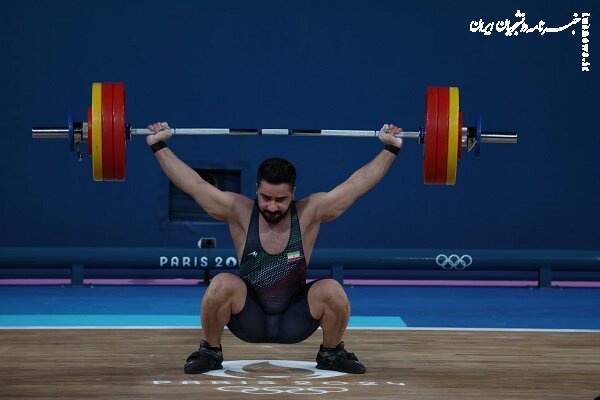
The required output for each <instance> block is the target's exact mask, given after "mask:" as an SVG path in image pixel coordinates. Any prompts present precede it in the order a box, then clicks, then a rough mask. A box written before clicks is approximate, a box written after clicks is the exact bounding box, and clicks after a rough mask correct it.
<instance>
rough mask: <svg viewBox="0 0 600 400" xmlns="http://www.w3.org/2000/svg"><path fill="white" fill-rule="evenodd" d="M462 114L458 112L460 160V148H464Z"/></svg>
mask: <svg viewBox="0 0 600 400" xmlns="http://www.w3.org/2000/svg"><path fill="white" fill-rule="evenodd" d="M462 136H463V135H462V113H461V112H460V111H459V112H458V159H459V160H460V148H461V147H462Z"/></svg>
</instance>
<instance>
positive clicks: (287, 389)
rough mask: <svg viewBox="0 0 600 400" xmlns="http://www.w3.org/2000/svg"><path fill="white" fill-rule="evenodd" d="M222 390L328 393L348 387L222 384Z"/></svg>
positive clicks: (237, 391) (249, 392) (254, 392)
mask: <svg viewBox="0 0 600 400" xmlns="http://www.w3.org/2000/svg"><path fill="white" fill-rule="evenodd" d="M217 390H220V391H222V392H234V393H245V394H263V395H265V394H282V393H289V394H305V395H306V394H327V393H342V392H347V391H348V388H344V387H339V386H327V387H325V386H322V387H313V386H310V387H305V388H303V387H297V386H266V387H255V386H222V387H219V388H217Z"/></svg>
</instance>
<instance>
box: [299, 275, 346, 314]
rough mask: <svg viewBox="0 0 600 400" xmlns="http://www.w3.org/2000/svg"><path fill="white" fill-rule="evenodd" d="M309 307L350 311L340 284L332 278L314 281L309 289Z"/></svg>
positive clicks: (342, 311) (341, 311) (337, 311)
mask: <svg viewBox="0 0 600 400" xmlns="http://www.w3.org/2000/svg"><path fill="white" fill-rule="evenodd" d="M308 300H309V305H310V306H311V309H315V310H316V309H322V311H325V310H331V311H333V312H335V313H350V302H349V301H348V296H346V292H345V291H344V288H343V287H342V285H340V284H339V282H337V281H336V280H334V279H323V280H320V281H318V282H315V283H314V284H313V285H312V287H311V288H310V291H309V296H308Z"/></svg>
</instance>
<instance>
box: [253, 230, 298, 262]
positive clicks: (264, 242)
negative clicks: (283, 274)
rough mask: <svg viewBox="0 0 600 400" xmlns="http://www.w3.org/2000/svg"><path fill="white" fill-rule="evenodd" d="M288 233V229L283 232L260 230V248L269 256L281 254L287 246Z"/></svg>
mask: <svg viewBox="0 0 600 400" xmlns="http://www.w3.org/2000/svg"><path fill="white" fill-rule="evenodd" d="M290 231H291V229H290V228H289V227H288V228H287V229H283V230H281V229H269V228H261V229H260V230H259V234H258V237H259V238H260V244H261V246H262V248H263V249H264V250H265V251H266V252H267V253H269V254H273V255H274V254H279V253H282V252H283V251H284V250H285V249H286V248H287V246H288V243H289V240H290Z"/></svg>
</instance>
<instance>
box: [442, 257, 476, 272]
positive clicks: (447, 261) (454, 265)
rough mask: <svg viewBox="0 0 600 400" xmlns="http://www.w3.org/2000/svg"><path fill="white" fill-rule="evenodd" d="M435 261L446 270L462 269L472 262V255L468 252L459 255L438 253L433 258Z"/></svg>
mask: <svg viewBox="0 0 600 400" xmlns="http://www.w3.org/2000/svg"><path fill="white" fill-rule="evenodd" d="M435 263H436V264H437V265H439V266H440V267H442V268H443V269H446V270H449V269H457V270H463V269H465V268H467V267H469V266H470V265H471V264H473V257H471V256H470V255H468V254H464V255H462V256H459V255H458V254H450V255H449V256H447V255H445V254H438V256H437V257H436V258H435Z"/></svg>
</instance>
